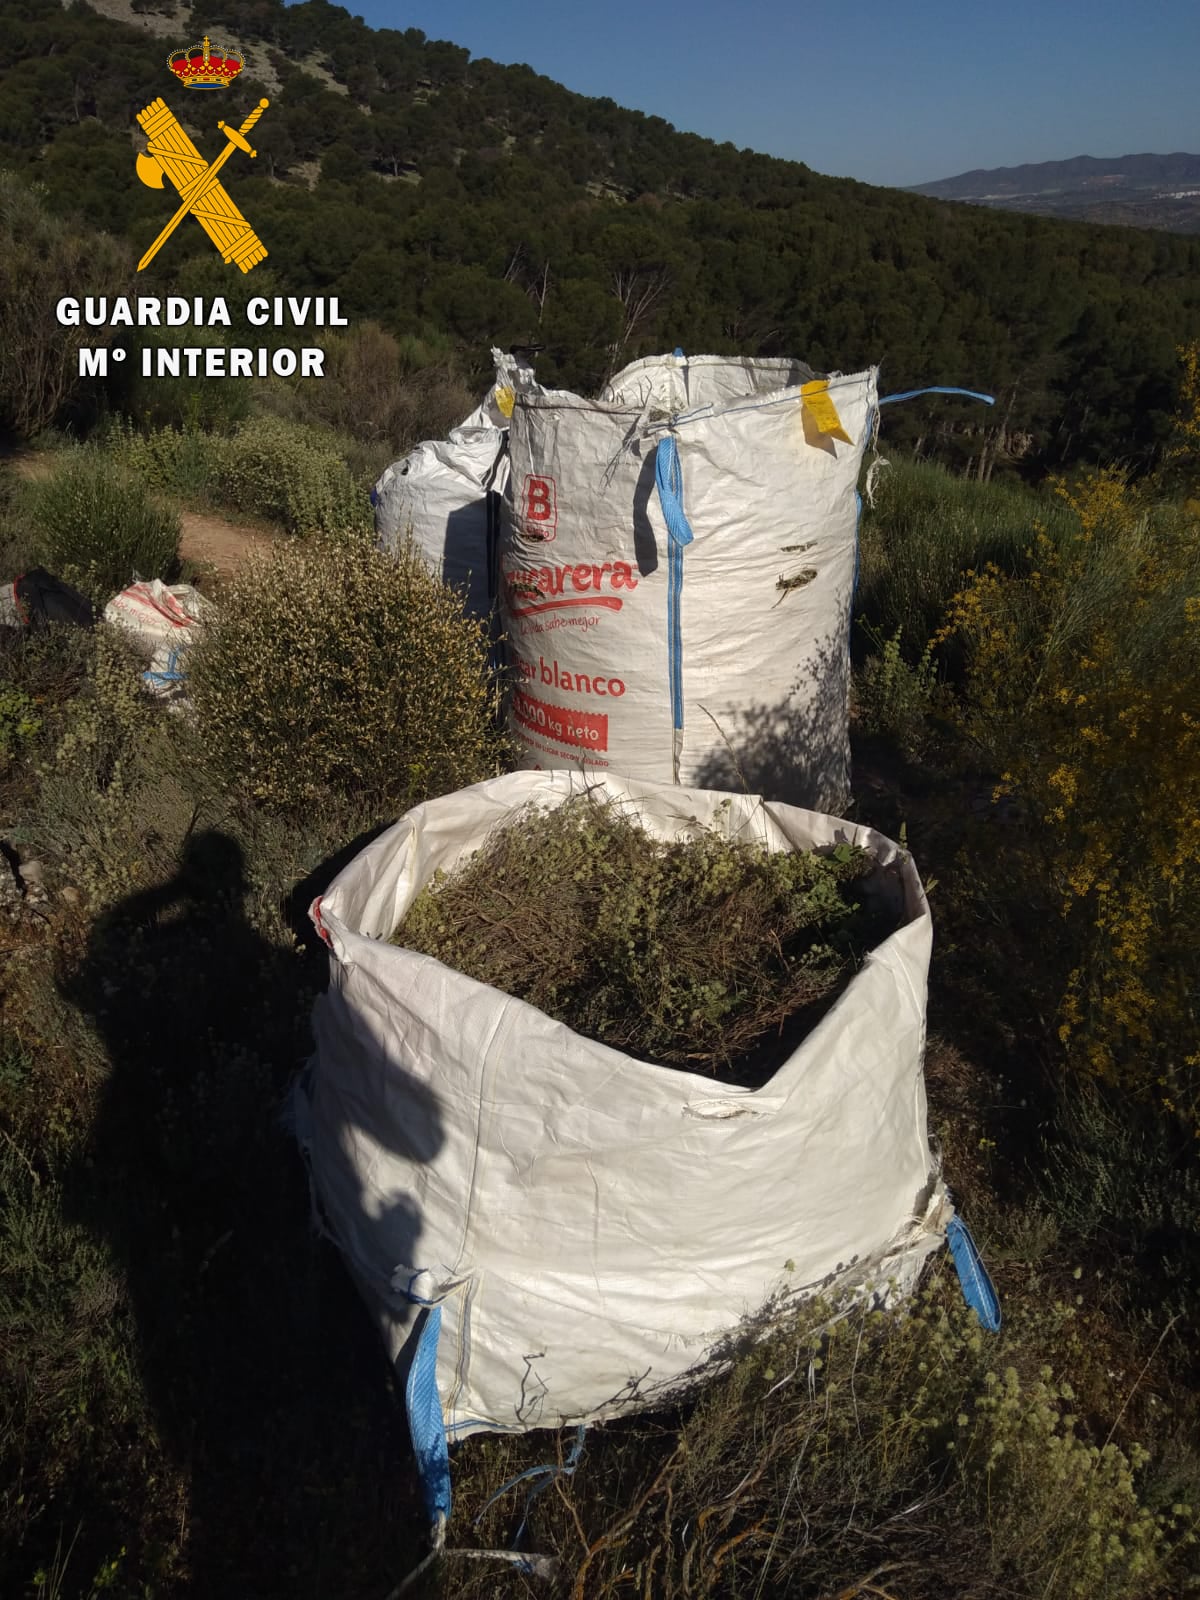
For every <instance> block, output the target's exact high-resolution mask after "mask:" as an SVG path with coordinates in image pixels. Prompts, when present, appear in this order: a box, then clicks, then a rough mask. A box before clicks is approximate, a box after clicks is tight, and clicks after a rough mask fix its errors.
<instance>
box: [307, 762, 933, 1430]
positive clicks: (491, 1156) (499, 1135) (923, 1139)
mask: <svg viewBox="0 0 1200 1600" xmlns="http://www.w3.org/2000/svg"><path fill="white" fill-rule="evenodd" d="M587 786H588V785H587V783H586V782H585V779H584V777H583V775H581V774H579V773H572V772H565V771H564V772H555V773H534V772H520V773H511V774H508V775H507V776H504V777H500V778H495V779H492V780H490V781H488V782H486V783H481V784H476V785H475V786H474V787H473V788H469V789H465V790H462V791H461V792H459V793H457V794H452V795H448V796H446V797H445V798H444V799H439V800H432V801H429V802H428V803H427V804H425V805H422V806H418V807H417V808H416V809H415V810H414V811H410V812H409V813H408V814H407V815H406V816H405V817H403V818H402V819H401V820H400V821H399V822H398V823H396V824H395V825H394V826H393V827H392V828H390V829H389V830H388V831H387V832H386V833H383V834H381V835H380V837H379V838H378V839H376V840H375V841H374V842H373V843H372V844H370V845H368V846H367V848H366V849H365V850H363V851H362V853H361V854H360V855H358V856H357V857H356V858H355V859H354V860H353V861H352V862H351V863H350V865H349V866H347V867H346V868H345V869H344V870H343V871H342V872H341V873H340V874H339V875H338V877H337V878H336V879H335V880H334V882H333V884H332V886H331V887H330V888H329V890H328V891H327V892H326V893H325V895H324V896H323V897H321V898H320V899H319V900H317V901H316V902H314V905H313V909H312V917H313V921H314V923H315V925H316V926H317V928H318V930H319V932H320V933H321V935H322V937H323V938H324V939H325V940H326V942H327V943H328V945H329V946H330V948H331V950H332V960H331V978H330V985H329V990H328V993H327V994H326V995H324V996H322V997H321V998H320V999H319V1000H318V1002H317V1005H316V1008H315V1011H314V1032H315V1038H316V1053H315V1055H314V1057H313V1059H312V1061H311V1063H310V1068H309V1073H308V1077H307V1084H306V1086H303V1087H302V1088H301V1089H300V1091H299V1092H298V1096H297V1113H298V1116H297V1122H298V1128H299V1131H300V1134H301V1139H302V1143H303V1144H304V1145H305V1147H306V1149H307V1153H308V1159H309V1162H310V1170H311V1173H312V1177H313V1182H314V1187H315V1192H316V1195H317V1196H318V1198H319V1201H320V1205H321V1209H322V1211H323V1213H324V1216H325V1219H326V1221H327V1224H328V1226H329V1227H330V1229H331V1231H332V1233H333V1235H334V1238H335V1239H336V1240H337V1242H338V1243H339V1245H340V1247H341V1249H342V1251H343V1252H344V1255H345V1257H346V1260H347V1262H348V1265H349V1266H350V1268H351V1270H352V1272H353V1274H354V1275H355V1277H356V1278H357V1280H358V1282H359V1284H360V1286H361V1288H362V1289H363V1291H364V1293H365V1295H366V1298H367V1300H368V1302H369V1304H370V1305H371V1306H372V1307H373V1308H374V1309H375V1311H376V1312H377V1314H378V1317H379V1319H380V1322H381V1325H382V1327H383V1330H384V1332H385V1336H386V1338H387V1340H388V1343H389V1345H390V1348H391V1353H392V1355H393V1357H395V1356H397V1355H398V1354H399V1353H400V1351H401V1348H402V1346H403V1345H404V1342H405V1338H406V1335H407V1334H408V1332H409V1330H410V1328H411V1326H412V1322H413V1319H414V1317H415V1315H416V1314H417V1309H418V1307H420V1306H422V1305H430V1304H432V1305H436V1306H439V1307H440V1311H441V1315H440V1323H441V1331H440V1342H439V1347H438V1352H437V1363H436V1374H437V1389H438V1394H439V1396H440V1400H441V1405H442V1412H443V1416H444V1419H445V1424H446V1429H447V1432H448V1434H449V1436H450V1437H451V1438H454V1437H463V1436H465V1435H467V1434H470V1433H473V1432H476V1431H479V1430H481V1429H484V1430H487V1429H491V1430H501V1429H504V1430H521V1429H528V1428H535V1427H553V1426H557V1425H559V1424H562V1423H577V1422H586V1421H591V1420H599V1419H602V1418H605V1417H611V1416H616V1415H620V1414H624V1413H628V1412H631V1411H634V1410H637V1409H639V1408H642V1407H645V1406H647V1405H649V1404H652V1403H654V1402H656V1401H659V1400H661V1399H662V1398H663V1396H664V1395H665V1394H667V1393H670V1392H671V1391H672V1390H673V1389H678V1388H679V1387H680V1385H681V1384H683V1383H685V1382H686V1381H687V1379H688V1376H689V1374H693V1375H694V1373H695V1371H696V1370H697V1369H698V1368H700V1367H701V1366H702V1365H703V1364H704V1363H706V1362H710V1361H711V1360H713V1359H716V1356H715V1352H718V1351H719V1350H720V1349H721V1348H723V1345H724V1341H726V1340H727V1338H728V1336H729V1335H730V1333H731V1332H732V1331H733V1330H734V1329H736V1328H738V1327H739V1326H740V1325H743V1324H744V1322H745V1320H746V1319H747V1318H753V1317H755V1316H756V1314H760V1313H762V1312H763V1311H764V1308H765V1307H768V1306H771V1307H773V1308H774V1309H779V1308H780V1307H783V1306H786V1305H787V1304H788V1303H790V1302H791V1301H794V1300H795V1299H796V1298H797V1297H799V1296H803V1295H811V1294H812V1293H813V1292H814V1291H815V1290H816V1289H817V1288H818V1287H822V1286H826V1285H827V1284H828V1283H829V1281H830V1280H831V1279H838V1278H840V1280H841V1282H842V1284H843V1285H845V1284H847V1283H850V1282H853V1283H855V1284H857V1285H861V1284H862V1283H863V1282H867V1281H870V1282H873V1283H874V1284H876V1285H882V1284H883V1283H884V1282H885V1281H886V1280H887V1279H888V1278H889V1276H891V1277H892V1278H895V1279H896V1280H898V1281H899V1282H900V1283H901V1284H903V1285H906V1286H907V1285H909V1284H911V1282H912V1281H913V1279H914V1277H915V1273H916V1271H917V1269H918V1268H919V1265H920V1263H921V1262H922V1261H923V1260H924V1258H925V1256H926V1255H927V1254H928V1253H929V1252H930V1251H931V1250H932V1249H934V1248H936V1247H937V1246H938V1245H940V1244H941V1243H942V1241H943V1234H944V1229H945V1223H946V1220H947V1218H948V1217H949V1216H950V1214H951V1212H950V1208H949V1206H948V1202H947V1201H946V1198H945V1191H944V1189H943V1187H942V1184H941V1180H940V1177H939V1175H938V1171H937V1166H936V1163H935V1161H934V1159H933V1157H932V1155H931V1153H930V1147H929V1140H928V1136H927V1131H926V1107H925V1089H924V1082H923V1077H922V1054H923V1048H924V1040H925V997H926V974H927V969H928V963H929V951H930V942H931V934H930V919H929V908H928V905H927V903H926V899H925V895H924V892H923V890H922V888H921V883H920V880H919V878H918V876H917V873H916V870H915V868H914V867H913V864H912V862H911V860H910V858H909V857H908V855H907V854H906V853H904V852H902V851H901V850H900V849H899V848H898V847H897V846H896V845H895V844H893V843H892V842H891V841H890V840H888V839H885V838H884V837H882V835H880V834H878V833H875V832H874V831H872V830H871V829H869V828H866V827H861V826H858V825H856V824H854V823H851V822H843V821H838V820H837V819H835V818H833V817H827V816H821V815H818V814H816V813H813V812H809V811H801V810H797V809H793V808H791V807H789V806H784V805H775V804H763V803H762V802H761V801H760V800H759V799H758V798H756V797H754V796H747V795H736V796H733V797H727V796H723V795H720V794H717V793H709V792H704V791H700V790H695V789H686V788H679V787H673V786H667V785H657V784H648V783H639V782H636V781H633V780H628V781H627V780H624V779H620V778H616V777H612V776H610V775H607V774H604V775H602V776H600V777H599V778H598V779H595V780H593V783H592V786H593V787H595V788H598V789H599V790H600V791H601V792H602V794H604V795H607V796H611V797H614V798H616V799H620V800H622V801H625V802H628V803H630V804H631V805H632V806H633V807H634V814H635V815H637V816H638V817H640V819H641V820H642V822H643V824H644V825H645V827H646V828H647V829H648V830H649V831H650V832H651V833H652V834H654V835H655V836H657V837H659V838H663V839H671V838H677V837H681V836H685V835H687V834H689V833H690V832H693V831H694V830H695V829H696V828H697V826H698V825H699V826H711V827H717V828H720V829H721V830H722V831H723V832H724V831H727V832H728V833H729V834H730V835H736V836H738V837H741V838H748V839H757V840H761V841H763V842H764V843H765V844H767V845H768V846H769V847H770V848H772V849H776V850H787V849H801V848H809V847H813V846H822V845H832V844H835V843H838V842H841V841H843V840H848V841H850V842H852V843H857V844H861V845H863V846H865V847H866V848H867V849H869V850H870V851H871V852H872V853H873V854H874V856H875V858H876V860H877V862H878V870H877V874H876V880H877V882H878V883H879V885H880V887H881V890H882V892H885V893H887V894H889V895H891V896H892V897H894V901H895V903H896V906H897V910H898V913H899V914H900V915H901V916H902V917H903V918H904V920H903V925H902V926H900V927H899V928H898V929H897V931H896V932H894V933H893V934H892V935H891V936H890V937H889V938H888V939H886V940H885V941H884V943H883V944H881V945H880V946H879V947H878V948H877V949H876V950H875V951H874V952H872V954H871V955H870V956H869V957H868V958H867V960H866V962H865V964H864V966H863V967H862V969H861V970H860V971H859V972H858V973H857V974H856V975H855V976H854V978H853V979H852V981H851V982H850V984H849V986H848V987H847V989H846V990H845V992H844V993H843V994H842V996H841V997H840V999H839V1000H838V1001H837V1003H836V1004H835V1005H834V1006H833V1008H832V1009H831V1010H830V1011H829V1012H828V1013H827V1015H826V1016H825V1017H824V1018H823V1019H822V1020H821V1021H820V1022H819V1023H818V1025H817V1026H816V1027H815V1028H814V1029H813V1031H812V1032H811V1033H810V1034H809V1035H808V1037H807V1038H806V1039H804V1040H803V1041H802V1043H801V1044H800V1046H799V1048H798V1049H797V1050H796V1051H795V1053H794V1054H793V1055H792V1056H791V1057H790V1059H788V1060H787V1061H786V1062H785V1064H784V1065H782V1066H781V1067H779V1068H778V1070H777V1071H776V1072H775V1073H774V1075H773V1076H772V1077H771V1078H770V1079H769V1081H768V1082H767V1084H766V1085H765V1087H763V1088H761V1089H758V1090H748V1089H744V1088H735V1087H728V1086H726V1085H723V1084H721V1083H719V1082H717V1081H715V1080H714V1079H712V1078H710V1077H707V1076H701V1075H698V1074H695V1073H691V1072H685V1071H676V1070H673V1069H671V1068H668V1067H657V1066H651V1065H648V1064H646V1063H644V1062H642V1061H638V1060H635V1059H633V1058H632V1057H630V1056H627V1055H624V1054H622V1053H621V1052H620V1051H617V1050H613V1049H609V1048H607V1047H606V1046H604V1045H602V1044H597V1043H594V1042H593V1041H591V1040H589V1039H586V1038H583V1037H581V1036H580V1035H578V1034H576V1033H573V1032H572V1031H571V1030H570V1029H569V1028H567V1027H565V1026H564V1025H563V1024H561V1023H559V1022H555V1021H552V1020H551V1019H550V1018H549V1017H547V1016H546V1015H545V1014H544V1013H542V1012H541V1011H538V1010H537V1009H535V1008H534V1007H532V1006H529V1005H527V1004H525V1003H524V1002H523V1001H520V1000H517V999H514V998H512V997H511V996H508V995H505V994H502V993H501V992H499V991H498V990H496V989H493V988H490V987H489V986H487V985H485V984H481V983H477V982H475V981H474V980H473V979H471V978H467V977H464V976H463V975H462V974H460V973H458V972H455V971H452V970H451V969H450V968H449V967H446V966H444V965H442V963H440V962H439V961H436V960H434V959H433V958H432V957H429V956H423V955H417V954H414V953H413V952H412V951H408V950H404V949H400V948H398V947H396V946H394V945H392V944H390V943H388V942H387V941H388V939H389V937H390V935H391V933H392V931H393V930H394V928H395V927H396V925H397V923H398V922H399V920H400V919H401V917H402V916H403V915H404V913H405V911H406V909H407V908H408V906H409V905H410V904H411V902H412V900H413V898H414V897H415V896H416V894H417V893H418V892H419V890H420V889H421V888H422V887H423V886H424V885H425V884H426V883H428V882H429V880H430V878H431V877H432V876H433V873H434V872H435V871H436V870H437V869H438V868H445V869H447V870H452V869H453V868H454V867H455V866H456V865H457V864H458V863H459V862H461V861H462V860H463V859H464V858H465V857H466V856H468V855H469V854H470V853H471V852H472V851H474V850H476V849H477V848H478V847H479V846H480V845H481V844H483V842H484V840H485V839H486V837H487V835H488V833H489V831H490V830H491V829H493V828H494V827H496V826H498V825H503V824H504V823H505V822H507V821H509V820H511V819H512V818H513V817H514V816H515V815H516V814H517V813H518V812H519V810H520V809H521V808H522V807H523V806H525V805H526V804H528V803H529V802H531V801H538V802H541V803H544V804H549V805H556V804H561V803H562V802H563V801H564V800H565V799H566V798H567V797H568V796H569V795H571V794H574V793H578V792H579V791H581V790H582V789H584V788H585V787H587ZM723 802H727V803H728V809H727V810H724V809H722V807H723Z"/></svg>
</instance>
